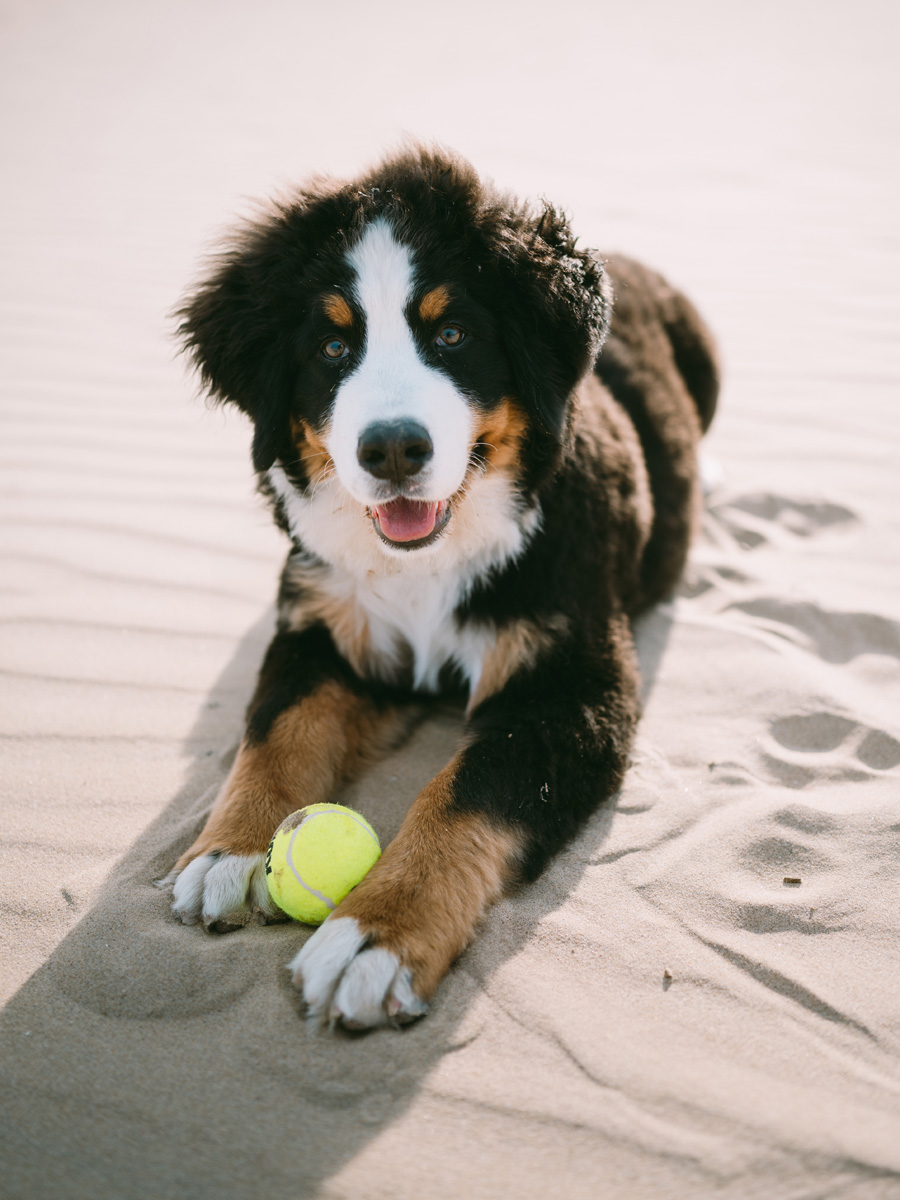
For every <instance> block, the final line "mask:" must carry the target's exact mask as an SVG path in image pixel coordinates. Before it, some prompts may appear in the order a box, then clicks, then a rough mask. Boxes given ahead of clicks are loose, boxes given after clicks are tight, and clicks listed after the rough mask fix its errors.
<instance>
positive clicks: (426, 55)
mask: <svg viewBox="0 0 900 1200" xmlns="http://www.w3.org/2000/svg"><path fill="white" fill-rule="evenodd" d="M602 7H603V10H601V6H595V7H594V8H588V6H584V8H582V6H580V5H578V4H575V3H574V2H573V0H563V2H562V3H559V4H554V5H552V6H537V5H534V4H529V3H526V4H522V5H515V4H512V3H502V4H497V5H494V6H489V5H484V4H481V5H476V4H474V3H469V2H468V0H463V2H462V3H460V4H459V5H456V6H454V7H452V8H446V7H433V8H426V7H423V6H418V5H413V4H409V5H405V6H404V5H399V4H396V3H387V4H386V5H379V6H364V5H362V4H361V3H359V2H358V0H351V2H349V3H347V4H346V5H344V6H343V7H341V8H337V7H326V6H322V7H321V8H314V7H313V6H312V5H310V4H305V3H301V2H299V0H298V2H297V3H288V2H287V0H285V2H284V3H276V2H274V0H260V2H259V3H256V4H254V5H253V6H250V5H238V4H236V3H234V4H232V3H224V2H223V3H217V4H211V3H210V4H203V3H200V2H198V0H193V2H192V0H186V2H185V3H182V4H176V3H174V0H160V2H159V3H154V4H153V5H150V4H148V3H143V2H142V3H139V4H121V5H115V4H112V3H106V4H104V3H99V2H97V0H86V2H85V3H79V4H77V5H67V4H63V3H62V2H61V0H46V2H43V0H40V2H29V3H25V2H24V0H19V2H12V3H8V4H7V5H6V6H5V7H4V10H3V16H2V18H0V22H2V23H0V31H2V36H3V51H2V56H3V57H2V65H0V96H2V99H3V108H2V111H3V114H4V115H3V121H2V129H0V154H2V162H3V164H4V177H5V182H4V189H3V195H2V199H0V212H2V217H3V219H2V222H0V254H2V258H0V302H2V309H3V321H2V324H0V357H2V364H0V403H2V413H0V416H2V431H3V432H2V442H0V464H2V475H0V756H2V765H0V779H2V796H3V799H2V810H0V811H2V840H0V912H2V917H3V920H2V926H0V937H2V943H3V952H2V963H3V966H2V970H0V986H2V994H3V996H4V997H5V1000H6V1007H5V1009H4V1011H3V1017H2V1034H0V1039H2V1041H0V1045H2V1051H0V1194H2V1195H3V1196H9V1197H11V1198H12V1197H17V1198H18V1197H22V1198H24V1197H28V1200H44V1198H47V1200H51V1198H52V1200H80V1198H82V1197H84V1198H91V1200H97V1198H101V1200H103V1198H106V1197H110V1198H119V1197H128V1198H129V1200H130V1198H131V1197H137V1198H141V1200H143V1198H146V1200H158V1198H160V1197H169V1196H172V1197H175V1196H178V1197H180V1198H181V1197H190V1198H192V1200H193V1198H195V1197H199V1198H204V1200H205V1198H209V1200H223V1198H231V1197H234V1198H235V1200H243V1198H244V1197H247V1196H251V1195H263V1194H264V1195H267V1196H291V1197H300V1196H321V1197H327V1198H328V1200H339V1198H345V1197H346V1198H348V1200H349V1198H351V1197H353V1198H356V1197H365V1198H368V1197H391V1200H394V1198H397V1197H454V1198H456V1197H462V1198H466V1200H468V1198H470V1197H476V1198H481V1197H485V1198H492V1200H493V1198H494V1197H498V1196H507V1195H509V1196H516V1197H541V1200H544V1198H545V1197H547V1196H548V1195H550V1196H558V1197H560V1198H561V1200H579V1198H581V1197H585V1198H587V1197H590V1198H592V1200H594V1198H596V1197H598V1196H602V1197H604V1200H606V1198H612V1200H617V1198H620V1197H621V1198H623V1200H625V1198H632V1197H639V1198H642V1197H664V1198H669V1197H676V1198H681V1197H685V1198H689V1200H704V1198H706V1197H710V1198H712V1197H722V1196H727V1197H759V1198H760V1200H762V1198H763V1197H765V1198H766V1200H770V1198H772V1200H794V1198H796V1200H800V1198H802V1200H812V1198H814V1197H825V1196H828V1197H838V1196H839V1197H840V1198H841V1200H881V1198H882V1197H898V1196H900V1084H898V1078H900V1073H898V1066H900V1017H898V1012H900V1002H898V997H900V935H898V923H900V920H898V895H900V839H898V834H900V740H898V739H900V666H898V660H900V589H898V580H900V573H898V561H900V525H898V511H900V503H898V502H900V495H898V493H900V487H898V476H900V449H898V442H900V439H898V432H900V404H898V392H900V349H898V346H900V339H898V337H897V331H898V327H900V322H898V316H900V311H898V310H900V286H898V282H897V281H898V279H900V239H898V235H897V216H896V214H897V212H898V211H900V196H898V187H897V180H898V170H897V155H896V147H897V113H898V111H900V106H898V96H897V90H898V87H897V82H898V72H897V68H896V44H897V24H898V22H897V18H896V17H895V15H894V13H895V9H893V8H892V7H891V6H888V5H886V4H882V5H879V4H874V3H867V2H866V3H861V4H857V5H854V6H852V8H851V7H847V6H837V5H831V4H825V5H822V4H819V5H812V4H809V5H806V4H803V3H799V2H798V3H797V4H791V5H783V4H779V5H776V4H765V3H763V4H758V5H754V6H753V7H752V11H750V10H749V9H748V10H746V11H745V13H744V15H743V16H738V15H737V12H738V10H737V9H736V8H734V7H733V6H727V5H713V4H712V3H709V4H707V3H699V2H696V0H690V2H689V3H688V4H687V5H679V6H671V5H662V4H658V5H657V4H654V3H650V2H649V0H647V2H644V3H639V4H635V5H632V6H619V7H620V8H622V9H623V11H616V10H615V9H613V8H611V7H610V6H602ZM403 132H410V133H413V134H416V135H420V136H425V137H434V138H437V139H440V140H443V141H445V142H447V143H449V144H451V145H454V146H456V147H457V148H458V149H460V150H461V151H463V152H464V153H466V154H467V155H468V156H469V157H471V158H472V159H473V160H474V161H475V162H476V163H477V165H478V166H479V167H480V168H481V169H483V170H484V171H485V172H486V173H488V174H492V175H493V176H494V177H495V178H497V179H498V180H499V181H501V182H503V183H504V184H507V185H509V186H510V187H512V188H514V189H516V190H518V191H520V192H522V193H525V194H532V195H537V194H546V195H548V196H550V197H552V198H553V199H555V200H557V201H559V202H560V203H562V204H564V205H566V206H567V207H568V208H569V209H570V210H571V212H572V214H573V219H574V222H575V224H576V227H577V228H578V229H579V230H581V231H582V234H583V238H584V240H585V241H586V242H588V243H589V244H595V245H599V246H601V247H604V248H609V249H621V250H623V251H626V252H629V253H634V254H637V255H642V256H645V257H646V258H648V259H649V260H650V261H652V262H653V263H654V265H656V266H658V267H660V268H662V269H663V270H664V271H666V272H668V273H669V274H670V275H671V277H672V278H673V280H675V281H676V282H677V283H679V284H680V285H682V286H683V287H684V288H685V289H686V290H687V291H688V292H689V294H691V295H692V296H693V297H694V298H695V299H696V300H697V302H698V304H699V305H700V306H701V308H702V309H703V311H704V313H705V315H706V316H707V317H708V318H709V320H710V322H711V324H712V325H713V327H714V328H715V329H716V330H717V332H718V335H719V337H720V340H721V343H722V350H723V358H724V365H725V379H726V386H725V391H724V395H723V399H722V407H721V410H720V414H719V417H718V418H717V421H716V425H715V426H714V430H713V434H712V436H711V438H710V442H709V447H708V450H709V453H710V454H711V455H712V456H713V457H714V458H715V459H716V461H717V462H718V464H719V465H720V467H721V468H722V469H723V473H724V474H723V480H722V482H721V483H720V485H719V486H718V487H717V488H716V490H715V491H714V492H713V494H712V495H711V496H710V498H709V504H708V508H707V512H706V514H705V517H704V523H703V530H702V533H701V536H700V538H699V540H698V543H697V546H696V549H695V553H694V556H693V560H692V565H691V569H690V571H689V573H688V576H687V577H686V579H685V581H684V583H683V586H682V588H681V590H680V592H679V594H678V595H677V596H676V597H674V598H673V600H672V601H671V602H670V603H668V604H666V605H664V606H662V607H661V608H660V609H658V610H657V611H655V612H654V613H652V614H651V615H650V616H648V617H647V618H646V619H645V620H644V621H643V622H642V625H641V628H640V633H639V645H640V653H641V658H642V662H643V666H644V674H645V681H646V688H645V690H646V713H645V717H644V719H643V722H642V724H641V727H640V735H639V739H638V743H637V745H636V748H635V753H634V764H633V767H632V770H631V771H630V773H629V775H628V778H627V781H626V783H625V786H624V788H623V791H622V793H621V796H620V797H619V799H618V802H617V803H616V804H615V805H614V806H612V807H610V808H609V809H607V810H605V811H603V812H600V813H598V814H597V815H596V817H595V818H594V819H593V821H592V822H591V823H590V825H589V827H588V828H587V829H586V830H585V832H584V834H583V835H582V836H581V837H580V838H579V839H578V841H577V842H575V843H574V844H573V845H572V846H571V847H570V848H569V850H568V851H567V852H566V853H565V854H563V855H562V856H561V857H560V858H559V859H558V860H557V861H556V862H555V863H554V864H553V866H552V867H551V869H550V870H549V871H548V872H547V873H546V875H545V876H544V877H543V878H542V879H541V880H540V881H539V882H538V883H536V884H535V885H534V886H532V887H530V888H528V889H526V890H525V891H523V892H522V893H521V894H520V895H519V896H517V897H515V898H513V899H510V900H508V901H506V902H504V903H503V904H501V905H500V906H499V907H498V908H497V909H496V910H495V911H494V913H493V914H492V916H491V917H490V919H489V921H488V923H487V925H486V927H485V929H484V931H483V933H482V935H481V937H480V938H479V939H478V941H477V942H476V943H475V944H474V945H473V947H472V948H471V949H470V950H469V951H468V952H467V953H466V954H465V955H464V957H463V958H462V960H461V961H460V962H459V964H458V965H457V966H456V968H455V969H454V970H453V972H452V974H451V976H450V977H449V978H448V980H447V981H446V983H445V984H444V986H443V987H442V989H441V991H440V993H439V996H438V999H437V1003H436V1005H435V1009H434V1012H433V1013H432V1015H431V1016H429V1017H428V1018H427V1020H426V1021H425V1022H423V1023H421V1024H420V1025H417V1026H415V1027H413V1028H411V1029H409V1030H408V1031H406V1032H405V1033H403V1034H393V1033H378V1034H376V1035H374V1036H370V1037H364V1038H351V1037H329V1036H323V1035H316V1034H314V1033H312V1032H310V1031H309V1030H308V1029H307V1028H306V1027H305V1026H304V1024H303V1023H302V1021H301V1020H300V1019H299V1017H298V1014H297V1012H296V1006H295V1002H294V998H293V995H292V993H291V990H290V988H289V986H288V982H287V974H286V972H285V971H284V970H283V964H284V963H286V962H287V960H288V958H289V957H291V956H292V955H293V953H294V952H295V950H296V947H297V945H298V944H299V942H300V941H301V940H302V939H303V938H304V937H305V936H307V934H306V933H305V932H304V931H303V930H302V929H300V928H299V927H287V926H278V927H270V928H265V929H263V928H257V927H252V928H246V929H242V930H241V931H239V932H237V933H234V934H231V935H229V936H227V937H214V936H209V935H206V934H204V933H203V932H202V931H201V930H198V929H185V928H182V927H181V926H179V925H177V924H176V923H175V922H174V921H173V919H172V918H171V917H170V915H169V912H168V908H167V902H166V898H165V897H164V895H162V894H161V893H160V892H159V891H158V890H157V889H155V888H154V887H153V880H154V879H156V878H158V877H159V876H160V875H162V874H164V873H165V872H166V871H167V870H168V868H169V867H170V866H171V863H172V861H173V860H174V858H175V857H176V856H177V855H178V853H179V852H180V851H181V850H182V849H183V848H184V847H185V846H186V845H187V844H188V843H189V842H190V840H191V839H192V837H193V836H194V833H195V831H196V830H197V829H198V828H199V826H200V825H201V823H202V821H203V817H204V813H205V811H206V810H207V808H208V806H209V803H210V800H211V797H212V795H213V794H214V792H215V790H216V787H217V786H218V784H219V783H220V782H221V780H222V778H223V777H224V774H225V772H226V771H227V768H228V765H229V762H230V759H231V756H232V755H233V753H234V750H235V747H236V745H237V740H238V738H239V735H240V722H241V713H242V710H243V707H244V705H245V703H246V700H247V698H248V695H249V692H250V689H251V687H252V683H253V678H254V672H255V670H256V667H257V665H258V662H259V659H260V656H261V654H262V651H263V649H264V646H265V643H266V638H267V636H268V634H269V632H270V629H271V622H272V614H271V600H272V597H273V595H274V588H275V580H276V574H277V571H278V567H279V561H280V557H281V556H282V554H283V552H284V547H283V545H282V543H281V540H280V538H279V535H278V534H277V533H276V532H275V531H274V529H273V528H272V527H271V525H270V522H269V519H268V517H267V516H266V514H265V513H264V512H263V511H262V509H261V507H260V505H259V504H258V502H257V501H256V500H255V499H254V498H253V494H252V479H251V474H250V469H249V461H248V452H247V446H248V441H249V437H248V429H247V427H246V426H245V425H244V424H243V423H242V422H241V420H240V419H239V418H237V417H233V416H229V417H228V418H227V419H226V418H225V417H223V416H222V415H221V414H218V413H209V412H207V411H206V410H205V409H204V408H203V406H202V405H200V404H198V403H196V402H195V401H193V400H192V395H193V389H192V384H191V383H190V382H189V381H188V380H186V379H185V377H184V376H183V373H182V370H181V368H180V366H179V364H178V363H177V362H176V361H175V360H174V358H173V353H172V343H171V340H170V332H171V324H170V322H168V320H167V318H166V316H165V314H166V312H167V311H168V310H169V309H170V308H171V307H172V305H173V304H174V303H175V302H176V300H177V298H178V296H179V293H180V291H181V290H182V288H183V286H184V284H185V282H186V281H187V280H188V279H189V278H190V277H191V275H192V274H194V273H195V271H196V270H197V265H198V261H199V256H200V251H201V249H202V247H203V246H204V245H208V244H209V240H210V238H211V237H212V234H213V232H214V230H215V229H217V228H218V227H219V226H220V225H221V224H222V223H223V222H225V221H227V220H228V219H230V217H231V216H232V215H233V214H234V213H235V212H236V211H241V210H243V211H246V208H247V203H246V200H245V197H247V196H256V195H265V194H267V193H269V192H271V191H272V190H273V189H274V188H276V187H278V186H280V185H282V184H284V183H285V182H287V181H289V180H292V179H301V178H303V176H304V175H306V174H307V173H309V172H312V171H318V170H323V169H326V170H333V171H336V172H343V171H352V170H355V169H357V168H358V167H359V166H361V165H362V164H364V163H365V162H367V161H370V160H371V159H373V158H375V157H377V155H378V153H379V152H380V150H381V149H382V148H383V147H385V146H388V145H392V144H396V142H397V140H398V138H399V137H400V136H401V135H402V133H403ZM459 728H460V726H459V718H458V715H457V714H456V713H454V712H453V711H451V710H448V711H446V712H444V713H441V714H439V715H438V716H436V717H435V719H434V720H432V721H431V722H429V723H428V724H426V725H425V726H423V727H422V728H420V729H419V731H418V732H417V733H416V735H415V736H414V738H413V740H412V742H411V743H410V745H409V746H408V747H407V748H405V749H404V750H402V751H400V752H399V753H397V754H396V755H394V756H393V757H392V758H391V759H389V760H388V761H387V762H386V763H384V764H383V765H382V766H380V767H379V768H378V769H376V770H375V771H373V772H372V774H371V776H370V777H369V778H368V779H366V780H365V781H363V783H362V784H360V785H359V786H357V787H356V788H355V789H354V790H353V792H352V793H350V794H349V795H348V799H349V801H350V803H353V804H356V805H358V806H359V807H360V808H363V809H364V811H365V812H366V813H367V815H368V816H369V817H370V819H371V820H372V821H373V823H374V824H375V825H376V827H377V828H378V829H379V831H380V832H381V833H382V835H383V836H390V834H391V833H392V832H393V831H394V830H395V829H396V827H397V826H398V824H399V822H400V820H401V818H402V815H403V811H404V807H405V805H406V804H407V803H408V801H409V800H410V799H411V797H412V796H413V795H414V794H415V791H416V790H417V788H418V787H419V786H420V785H421V784H422V783H423V782H424V781H425V780H426V779H427V778H428V777H429V776H430V775H431V774H432V773H433V772H434V771H435V770H437V769H438V768H439V767H440V766H441V765H442V764H443V762H444V761H445V760H446V758H447V757H448V756H449V754H450V753H451V751H452V749H453V746H454V744H455V741H456V738H457V737H458V734H459Z"/></svg>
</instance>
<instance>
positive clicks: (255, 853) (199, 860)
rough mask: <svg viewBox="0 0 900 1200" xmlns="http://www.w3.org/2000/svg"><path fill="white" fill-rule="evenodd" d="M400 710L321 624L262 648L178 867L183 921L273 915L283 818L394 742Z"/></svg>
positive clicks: (210, 923) (221, 924)
mask: <svg viewBox="0 0 900 1200" xmlns="http://www.w3.org/2000/svg"><path fill="white" fill-rule="evenodd" d="M406 723H407V713H406V712H405V711H403V710H402V709H401V708H398V707H397V706H396V705H394V704H393V703H391V702H390V700H389V699H388V698H387V696H386V694H385V692H384V689H382V690H381V691H379V690H378V689H377V686H375V687H368V686H367V685H366V684H364V683H363V681H362V680H360V679H359V678H358V676H356V675H355V673H354V672H353V671H352V670H351V669H350V667H349V666H348V665H347V663H346V662H345V661H344V660H343V659H342V658H341V657H340V655H339V654H338V653H337V651H336V649H335V648H334V645H333V643H332V641H331V637H330V635H329V634H328V632H327V631H326V630H325V629H324V628H322V627H319V626H317V627H314V628H311V629H307V630H305V631H303V632H301V633H291V632H285V633H279V634H278V635H276V637H275V638H274V640H273V641H272V644H271V645H270V646H269V649H268V651H267V653H266V657H265V660H264V662H263V666H262V669H261V671H260V675H259V681H258V683H257V687H256V692H255V694H254V697H253V699H252V701H251V703H250V706H249V708H248V710H247V728H246V732H245V734H244V738H243V741H242V742H241V746H240V749H239V751H238V755H237V758H236V759H235V763H234V766H233V768H232V770H231V773H230V774H229V776H228V778H227V779H226V781H225V784H224V785H223V787H222V790H221V792H220V793H219V795H218V797H217V799H216V802H215V804H214V805H213V809H212V812H211V813H210V815H209V819H208V820H207V822H206V825H205V827H204V828H203V831H202V832H201V834H200V836H199V837H198V838H197V840H196V841H195V842H194V844H193V845H192V846H191V847H190V849H188V850H186V851H185V853H184V854H182V856H181V857H180V858H179V860H178V862H177V863H176V864H175V868H174V870H173V871H172V873H171V875H170V876H169V877H168V880H167V882H170V883H173V884H174V887H173V897H174V903H173V908H174V911H175V913H176V914H177V915H178V916H179V917H181V919H182V921H184V923H185V924H187V925H191V924H195V923H196V922H198V921H202V922H203V923H204V924H205V925H206V926H207V927H217V928H225V927H228V926H229V925H232V924H240V923H241V922H242V921H243V920H246V914H247V913H248V912H257V913H259V915H260V917H261V918H262V919H265V918H266V917H267V916H274V915H275V914H276V912H277V910H276V909H275V906H274V905H273V904H272V902H271V900H270V898H269V894H268V889H267V887H266V881H265V853H266V849H267V847H268V845H269V842H270V840H271V838H272V834H273V833H274V832H275V830H276V829H277V827H278V825H279V824H280V823H281V822H282V821H283V820H284V818H285V817H286V816H288V815H289V814H290V813H292V812H293V811H294V810H295V809H297V808H301V807H303V806H304V805H307V804H317V803H321V802H322V801H326V800H328V799H329V798H330V796H331V795H332V793H333V792H334V790H335V789H336V788H337V787H338V786H339V785H340V784H341V783H343V782H345V781H347V780H348V779H350V778H352V777H353V775H354V774H355V773H356V772H357V771H358V770H359V769H360V768H361V767H362V766H363V765H364V764H365V763H366V762H367V761H368V760H370V759H371V758H372V757H374V756H375V755H376V753H377V752H378V751H383V750H385V749H387V748H389V746H390V745H391V744H392V743H393V742H394V741H395V740H396V737H397V735H398V734H399V733H401V732H402V730H403V729H404V728H405V725H406Z"/></svg>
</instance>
